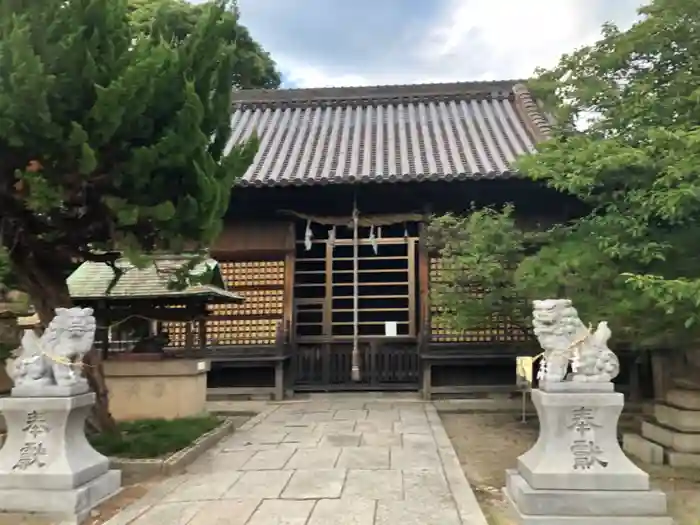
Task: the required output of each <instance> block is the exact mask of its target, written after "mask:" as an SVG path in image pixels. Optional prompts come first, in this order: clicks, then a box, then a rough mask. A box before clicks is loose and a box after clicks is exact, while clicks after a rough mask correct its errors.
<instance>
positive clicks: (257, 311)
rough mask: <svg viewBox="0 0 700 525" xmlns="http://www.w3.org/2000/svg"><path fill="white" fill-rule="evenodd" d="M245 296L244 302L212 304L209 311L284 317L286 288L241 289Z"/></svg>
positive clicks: (248, 315) (224, 313)
mask: <svg viewBox="0 0 700 525" xmlns="http://www.w3.org/2000/svg"><path fill="white" fill-rule="evenodd" d="M240 293H241V295H243V296H244V297H245V302H244V303H242V304H212V305H209V311H210V312H211V315H214V316H247V317H258V316H270V315H274V316H277V317H282V313H283V308H284V290H249V291H241V292H240Z"/></svg>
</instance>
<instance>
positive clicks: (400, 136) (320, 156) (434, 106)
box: [230, 80, 551, 186]
mask: <svg viewBox="0 0 700 525" xmlns="http://www.w3.org/2000/svg"><path fill="white" fill-rule="evenodd" d="M234 104H235V107H234V113H233V117H232V121H231V125H232V130H233V132H232V136H231V141H230V145H233V144H237V143H240V142H242V141H244V140H246V139H248V138H249V137H251V136H252V134H253V133H256V134H257V136H258V138H259V140H260V148H259V150H258V153H257V155H256V157H255V160H254V162H253V164H252V165H251V167H250V168H249V169H248V171H247V172H246V173H245V175H244V176H243V178H242V180H241V181H240V184H241V185H246V186H283V185H311V184H338V183H353V182H400V181H421V180H460V179H480V178H499V177H508V176H512V175H513V174H514V170H513V163H514V161H515V160H516V159H517V158H518V157H519V156H520V155H522V154H526V153H531V152H533V151H534V148H535V145H536V144H537V142H539V141H541V140H543V139H545V138H546V137H547V136H548V134H549V132H550V130H551V127H550V122H549V120H548V118H547V116H546V115H545V114H543V112H542V111H541V110H540V107H539V106H538V104H537V102H536V101H535V100H534V98H533V97H532V95H531V94H530V91H529V90H528V89H527V87H526V85H525V84H524V83H523V81H517V80H512V81H501V82H460V83H452V84H420V85H405V86H375V87H358V88H323V89H287V90H243V91H238V92H236V93H235V94H234Z"/></svg>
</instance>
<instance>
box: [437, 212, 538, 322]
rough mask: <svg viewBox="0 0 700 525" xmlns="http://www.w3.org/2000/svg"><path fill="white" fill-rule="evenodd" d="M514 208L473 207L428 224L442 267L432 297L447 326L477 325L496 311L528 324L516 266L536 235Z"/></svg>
mask: <svg viewBox="0 0 700 525" xmlns="http://www.w3.org/2000/svg"><path fill="white" fill-rule="evenodd" d="M513 211H514V210H513V208H512V207H511V206H507V207H505V208H504V209H503V210H500V211H499V210H494V209H491V208H484V209H476V208H474V207H472V210H471V213H470V214H469V215H467V216H466V217H457V216H454V215H445V216H442V217H434V218H433V219H432V220H431V221H430V223H429V224H428V227H427V229H426V237H427V240H428V247H429V249H431V250H432V251H434V252H436V253H437V254H438V255H439V257H440V258H441V260H442V267H443V269H442V271H441V274H442V275H441V276H440V279H439V281H438V282H433V283H432V285H431V301H432V303H433V306H435V307H436V308H437V309H438V310H439V311H441V312H442V313H441V321H443V322H444V323H446V324H447V326H450V327H453V328H454V329H456V330H459V331H461V330H474V329H479V328H483V327H484V326H485V325H486V324H488V320H489V319H490V318H491V316H492V315H493V314H498V315H503V316H507V317H509V318H510V319H512V320H513V321H514V322H516V323H518V324H519V325H520V326H521V327H523V328H525V329H527V322H526V319H527V305H526V303H525V301H524V298H523V297H521V296H520V295H519V293H518V290H517V285H516V282H515V272H514V270H515V268H517V267H518V266H519V264H520V263H521V262H522V261H523V259H524V258H525V254H526V249H527V247H528V245H529V244H531V243H533V242H535V241H536V234H533V233H527V232H525V231H523V230H521V229H519V228H518V227H517V226H516V224H515V219H514V216H513ZM523 307H525V308H523Z"/></svg>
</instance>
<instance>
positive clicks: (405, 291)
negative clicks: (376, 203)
mask: <svg viewBox="0 0 700 525" xmlns="http://www.w3.org/2000/svg"><path fill="white" fill-rule="evenodd" d="M417 219H418V217H416V216H415V215H412V216H400V217H399V216H396V217H382V216H376V217H370V216H367V217H362V216H361V215H360V214H359V213H358V212H355V214H354V215H353V216H352V217H349V218H337V217H333V218H329V217H325V218H311V217H308V218H305V219H302V220H299V221H298V223H297V228H296V230H297V235H296V258H295V269H294V319H293V325H294V326H293V330H294V335H295V341H296V347H297V353H296V357H295V363H294V368H295V370H294V372H295V389H297V390H343V389H353V390H355V389H382V390H383V389H410V390H415V389H417V387H418V380H419V358H418V350H417V319H418V305H417V293H416V290H417V280H416V260H417V247H418V222H417Z"/></svg>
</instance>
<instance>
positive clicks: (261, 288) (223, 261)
mask: <svg viewBox="0 0 700 525" xmlns="http://www.w3.org/2000/svg"><path fill="white" fill-rule="evenodd" d="M294 246H295V244H294V228H293V224H292V223H291V222H283V221H275V222H235V223H229V224H227V225H226V227H225V229H224V232H223V233H222V235H221V236H220V237H219V239H218V240H217V242H216V243H215V244H214V246H213V248H212V255H213V257H214V258H215V259H216V260H217V261H219V264H220V266H221V271H222V275H223V277H224V281H225V282H226V285H227V287H228V289H229V290H230V291H233V292H237V293H239V294H241V295H242V296H243V297H244V298H245V302H244V303H243V304H240V305H216V304H213V305H210V307H209V308H210V312H211V313H210V318H209V319H208V320H207V341H208V345H210V346H214V347H216V346H238V345H244V346H259V345H272V344H274V343H275V337H276V332H277V326H278V324H279V323H286V322H287V321H288V320H289V319H291V296H292V294H291V286H292V283H291V282H290V279H292V278H293V275H291V269H292V267H293V256H294Z"/></svg>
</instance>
